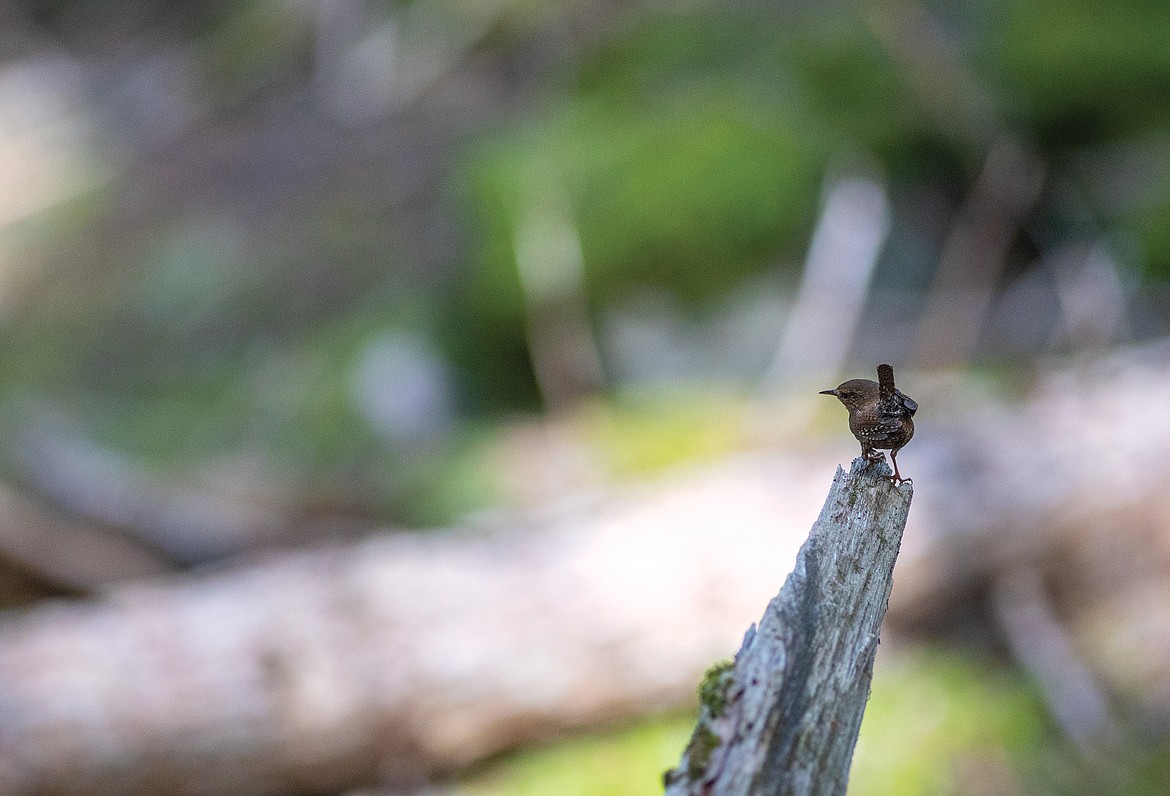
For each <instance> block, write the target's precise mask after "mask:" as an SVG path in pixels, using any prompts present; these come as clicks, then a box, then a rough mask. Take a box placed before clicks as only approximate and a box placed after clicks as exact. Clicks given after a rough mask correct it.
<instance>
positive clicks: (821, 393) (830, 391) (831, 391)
mask: <svg viewBox="0 0 1170 796" xmlns="http://www.w3.org/2000/svg"><path fill="white" fill-rule="evenodd" d="M836 394H837V391H836V390H821V391H820V392H819V393H817V395H836Z"/></svg>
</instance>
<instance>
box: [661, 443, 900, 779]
mask: <svg viewBox="0 0 1170 796" xmlns="http://www.w3.org/2000/svg"><path fill="white" fill-rule="evenodd" d="M888 473H889V468H888V467H887V466H886V465H885V464H884V463H880V464H873V463H869V462H867V461H866V460H865V459H862V458H858V459H855V460H854V462H853V466H852V468H851V470H850V471H849V472H848V473H845V472H843V471H842V470H841V468H837V475H836V477H835V478H834V479H833V486H832V488H831V489H830V491H829V496H828V499H827V500H826V501H825V505H824V508H823V509H822V510H821V514H820V517H819V518H818V519H817V521H816V523H815V524H814V525H813V529H812V532H811V533H810V534H809V537H808V540H807V541H806V542H805V544H804V546H803V547H801V549H800V552H799V553H798V555H797V558H796V568H795V569H794V570H793V572H792V574H791V575H789V576H788V579H787V580H786V581H785V583H784V586H783V588H782V589H781V590H780V594H779V595H777V596H776V597H775V599H773V600H772V601H771V603H769V605H768V608H767V610H766V611H765V612H764V616H763V618H762V619H761V620H760V623H759V626H758V627H753V628H751V629H750V630H749V631H748V634H747V637H746V638H745V639H744V642H743V646H742V648H741V649H740V651H739V653H738V654H737V655H736V658H735V663H734V665H733V666H732V667H730V668H729V669H728V668H723V667H720V668H716V669H714V670H712V671H711V672H709V673H708V677H707V678H706V679H705V681H704V684H703V686H702V688H701V690H700V696H701V701H702V703H703V704H702V710H701V714H700V717H699V722H698V725H697V727H696V729H695V733H694V735H693V736H692V739H691V743H690V744H689V745H688V746H687V749H686V751H685V752H684V753H683V759H682V763H681V764H680V766H679V767H678V768H677V769H675V770H674V771H672V772H669V773H668V774H667V776H666V780H667V790H666V792H667V794H668V796H701V795H704V794H714V795H715V796H779V795H781V794H800V795H801V796H807V795H808V794H843V793H845V786H846V783H847V782H848V778H849V764H850V761H851V760H852V757H853V746H854V744H855V743H856V742H857V733H858V731H859V729H860V727H861V717H862V714H863V713H864V711H865V703H866V699H867V698H868V697H869V686H870V680H871V678H872V676H873V662H874V656H875V655H876V653H877V646H878V632H879V630H880V628H881V624H882V618H883V617H884V616H885V613H886V605H887V602H888V600H889V597H890V589H891V587H892V585H893V570H894V562H895V561H896V560H897V557H898V550H899V548H900V546H901V541H902V532H903V530H904V529H905V527H906V518H907V516H908V515H909V511H910V500H911V497H912V495H913V487H912V486H911V485H909V484H903V485H901V486H900V487H895V486H894V485H893V484H892V483H891V482H890V481H888V480H886V479H884V478H882V476H883V475H885V474H888Z"/></svg>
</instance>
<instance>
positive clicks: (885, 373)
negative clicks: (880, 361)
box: [877, 365, 894, 398]
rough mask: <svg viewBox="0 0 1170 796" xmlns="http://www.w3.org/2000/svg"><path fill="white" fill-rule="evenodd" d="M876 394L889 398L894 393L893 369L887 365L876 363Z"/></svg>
mask: <svg viewBox="0 0 1170 796" xmlns="http://www.w3.org/2000/svg"><path fill="white" fill-rule="evenodd" d="M877 371H878V394H879V395H880V396H881V397H882V398H889V397H891V396H892V395H893V394H894V369H893V368H892V367H890V366H889V365H878V367H877Z"/></svg>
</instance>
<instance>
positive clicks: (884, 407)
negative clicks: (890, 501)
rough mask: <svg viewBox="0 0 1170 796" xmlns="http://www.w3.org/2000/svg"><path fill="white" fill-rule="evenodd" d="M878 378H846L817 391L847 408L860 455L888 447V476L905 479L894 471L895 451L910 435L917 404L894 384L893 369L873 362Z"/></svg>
mask: <svg viewBox="0 0 1170 796" xmlns="http://www.w3.org/2000/svg"><path fill="white" fill-rule="evenodd" d="M877 373H878V380H877V381H876V382H875V381H870V380H869V379H850V380H849V381H847V382H843V383H842V384H840V385H838V386H837V389H835V390H821V392H820V394H821V395H835V396H836V397H837V400H839V401H840V402H841V403H843V404H845V408H846V409H848V410H849V430H850V431H852V432H853V436H855V437H857V441H858V442H860V443H861V455H862V456H864V457H865V458H867V459H869V460H870V461H879V460H881V459H883V458H885V457H884V456H882V454H880V453H878V450H879V449H881V450H888V451H889V452H890V461H891V462H892V463H893V465H894V474H893V475H892V476H890V480H892V481H893V482H894V483H895V484H900V483H902V482H903V481H909V480H910V479H909V478H903V477H902V474H901V473H899V472H898V459H897V456H898V451H900V450H901V449H902V448H904V447H905V446H906V443H907V442H909V441H910V438H911V437H913V436H914V421H913V420H912V419H911V418H913V417H914V413H915V412H917V411H918V404H917V403H915V402H914V400H913V399H911V398H909V397H907V396H906V395H903V394H902V391H901V390H899V389H896V388H895V387H894V369H893V368H892V367H890V366H889V365H878V366H877Z"/></svg>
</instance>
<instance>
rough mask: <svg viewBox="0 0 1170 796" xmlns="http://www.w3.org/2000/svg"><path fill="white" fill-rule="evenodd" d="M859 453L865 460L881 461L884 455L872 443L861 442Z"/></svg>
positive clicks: (884, 458) (883, 459)
mask: <svg viewBox="0 0 1170 796" xmlns="http://www.w3.org/2000/svg"><path fill="white" fill-rule="evenodd" d="M861 455H862V456H863V457H864V458H865V460H866V461H867V462H883V461H885V460H886V457H885V456H884V455H883V454H882V452H881V451H879V450H878V449H877V448H875V447H873V446H872V445H869V444H866V443H864V442H863V443H861Z"/></svg>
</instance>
